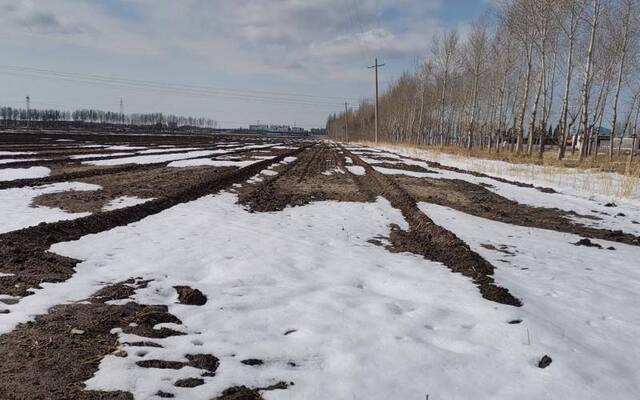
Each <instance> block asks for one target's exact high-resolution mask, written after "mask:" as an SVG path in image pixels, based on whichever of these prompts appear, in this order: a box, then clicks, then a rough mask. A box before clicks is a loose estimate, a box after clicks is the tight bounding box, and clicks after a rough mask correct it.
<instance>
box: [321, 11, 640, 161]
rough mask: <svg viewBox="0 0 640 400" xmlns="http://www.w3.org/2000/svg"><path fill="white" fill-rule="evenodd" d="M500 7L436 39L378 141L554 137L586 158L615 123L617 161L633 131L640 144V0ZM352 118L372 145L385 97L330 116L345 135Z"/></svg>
mask: <svg viewBox="0 0 640 400" xmlns="http://www.w3.org/2000/svg"><path fill="white" fill-rule="evenodd" d="M494 11H496V12H495V13H493V14H491V17H487V16H483V17H482V18H480V19H479V20H477V21H476V22H475V23H474V24H473V25H472V27H471V29H470V32H468V34H466V35H465V36H464V38H461V35H459V34H458V33H457V32H456V31H455V30H452V31H447V32H443V33H441V34H440V35H438V36H437V37H435V38H434V39H433V43H432V45H431V49H430V52H429V54H427V55H426V57H425V59H424V61H423V62H421V63H419V64H418V65H417V67H416V70H415V71H414V72H412V73H405V74H403V75H402V76H401V77H400V78H399V79H397V80H396V81H395V82H394V83H392V84H391V85H390V87H389V88H388V89H387V91H386V92H385V93H384V94H383V95H382V96H381V98H380V116H379V126H380V132H379V140H381V141H384V142H391V143H413V144H428V145H455V146H464V147H467V148H471V147H481V148H485V149H489V150H492V151H512V152H515V153H519V154H529V155H535V154H538V155H540V156H541V155H542V154H543V153H544V151H545V149H549V146H550V145H551V144H553V145H556V146H555V148H557V157H558V158H560V159H562V158H563V157H565V155H566V153H567V151H568V150H569V149H570V151H572V152H577V153H578V154H577V157H578V158H579V159H583V158H584V157H586V156H588V155H589V154H595V155H596V156H597V154H598V150H599V147H600V150H602V147H601V145H600V139H601V138H603V137H606V136H605V135H603V133H605V132H604V129H602V127H604V126H607V127H609V129H610V131H609V129H607V130H606V134H610V136H609V137H612V138H614V139H615V140H607V141H606V142H607V143H608V144H607V146H608V149H606V152H607V153H608V155H609V157H613V155H614V150H615V149H616V147H617V151H618V152H620V147H621V143H622V137H623V136H626V137H628V138H633V139H632V140H633V146H634V147H633V148H637V141H636V140H635V137H636V136H637V135H638V133H640V132H638V129H639V128H640V127H639V126H638V124H639V118H640V0H511V1H504V2H503V3H501V5H500V6H499V7H498V8H497V9H496V10H494ZM345 118H346V119H347V120H345ZM345 122H346V123H347V124H348V127H349V129H348V132H349V139H351V140H364V141H372V140H373V132H374V105H373V104H372V103H371V101H369V100H362V101H361V103H360V105H359V107H358V108H357V109H355V110H354V109H350V110H348V111H347V112H346V113H341V114H334V115H331V116H330V117H329V119H328V121H327V132H328V133H329V135H330V136H331V137H332V138H334V139H337V140H345V139H346V138H345V134H346V131H345V126H346V125H345ZM629 140H630V139H627V142H628V141H629ZM603 143H604V142H603ZM583 144H584V145H583ZM632 154H633V152H632Z"/></svg>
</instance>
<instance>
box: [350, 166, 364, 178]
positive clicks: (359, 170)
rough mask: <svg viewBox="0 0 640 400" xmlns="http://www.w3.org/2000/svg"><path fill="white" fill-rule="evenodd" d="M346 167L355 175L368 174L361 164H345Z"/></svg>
mask: <svg viewBox="0 0 640 400" xmlns="http://www.w3.org/2000/svg"><path fill="white" fill-rule="evenodd" d="M345 168H346V169H348V170H349V172H351V173H352V174H354V175H360V176H362V175H364V174H366V171H365V169H364V167H361V166H359V165H345Z"/></svg>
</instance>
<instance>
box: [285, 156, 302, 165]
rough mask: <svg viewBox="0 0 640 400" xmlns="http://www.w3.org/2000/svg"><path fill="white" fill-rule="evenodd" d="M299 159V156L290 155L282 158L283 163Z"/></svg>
mask: <svg viewBox="0 0 640 400" xmlns="http://www.w3.org/2000/svg"><path fill="white" fill-rule="evenodd" d="M297 159H298V157H293V156H288V157H285V158H284V159H283V160H282V164H291V163H292V162H294V161H295V160H297Z"/></svg>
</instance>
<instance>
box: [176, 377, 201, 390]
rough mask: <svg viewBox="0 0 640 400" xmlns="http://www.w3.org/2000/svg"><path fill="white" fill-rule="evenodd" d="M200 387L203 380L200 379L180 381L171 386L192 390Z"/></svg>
mask: <svg viewBox="0 0 640 400" xmlns="http://www.w3.org/2000/svg"><path fill="white" fill-rule="evenodd" d="M200 385H204V379H202V378H187V379H180V380H178V381H176V383H174V384H173V386H176V387H183V388H194V387H196V386H200Z"/></svg>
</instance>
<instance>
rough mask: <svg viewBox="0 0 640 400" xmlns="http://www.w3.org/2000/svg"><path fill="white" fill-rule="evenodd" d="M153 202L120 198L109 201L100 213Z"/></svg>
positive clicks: (130, 197)
mask: <svg viewBox="0 0 640 400" xmlns="http://www.w3.org/2000/svg"><path fill="white" fill-rule="evenodd" d="M150 200H153V198H151V199H141V198H139V197H135V196H122V197H118V198H115V199H113V200H111V201H110V202H109V203H108V204H107V205H105V206H104V207H102V211H112V210H118V209H121V208H127V207H132V206H136V205H138V204H142V203H146V202H147V201H150Z"/></svg>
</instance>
